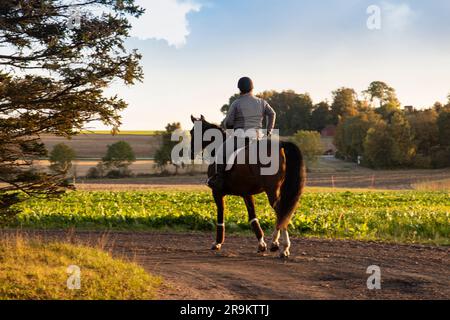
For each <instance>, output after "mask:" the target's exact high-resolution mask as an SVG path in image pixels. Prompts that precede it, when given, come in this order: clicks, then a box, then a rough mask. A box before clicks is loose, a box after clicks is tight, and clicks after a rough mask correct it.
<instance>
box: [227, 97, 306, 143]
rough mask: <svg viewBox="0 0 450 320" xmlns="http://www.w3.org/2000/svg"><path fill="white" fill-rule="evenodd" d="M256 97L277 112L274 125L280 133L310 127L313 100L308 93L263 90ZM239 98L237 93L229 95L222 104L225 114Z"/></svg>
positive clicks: (289, 132)
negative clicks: (225, 102) (227, 99)
mask: <svg viewBox="0 0 450 320" xmlns="http://www.w3.org/2000/svg"><path fill="white" fill-rule="evenodd" d="M257 97H259V98H262V99H264V100H266V101H267V102H268V103H269V104H270V105H271V106H272V108H273V109H274V110H275V112H276V113H277V123H276V126H277V128H278V129H279V130H280V134H281V135H284V136H290V135H293V134H294V133H296V132H297V131H298V130H309V129H310V128H311V113H312V111H313V102H312V100H311V97H310V96H309V95H308V94H306V93H305V94H298V93H296V92H294V91H292V90H287V91H283V92H277V91H264V92H262V93H259V94H258V95H257ZM237 98H239V95H238V94H237V95H234V96H232V97H230V99H229V104H226V105H224V106H223V107H222V108H221V111H222V112H223V113H224V114H226V113H227V112H228V109H229V107H230V105H231V104H232V103H233V102H234V101H235V100H236V99H237Z"/></svg>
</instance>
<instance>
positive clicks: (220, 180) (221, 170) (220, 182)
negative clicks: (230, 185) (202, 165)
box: [208, 164, 226, 191]
mask: <svg viewBox="0 0 450 320" xmlns="http://www.w3.org/2000/svg"><path fill="white" fill-rule="evenodd" d="M225 168H226V165H225V164H218V165H216V174H215V175H214V176H213V177H212V178H210V179H209V180H208V186H209V187H210V188H212V189H213V190H215V191H223V189H224V188H225Z"/></svg>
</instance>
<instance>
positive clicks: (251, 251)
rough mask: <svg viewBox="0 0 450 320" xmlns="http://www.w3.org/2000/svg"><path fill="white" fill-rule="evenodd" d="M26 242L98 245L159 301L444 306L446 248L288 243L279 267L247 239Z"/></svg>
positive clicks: (54, 234)
mask: <svg viewBox="0 0 450 320" xmlns="http://www.w3.org/2000/svg"><path fill="white" fill-rule="evenodd" d="M29 234H30V235H33V236H39V237H40V238H43V239H44V240H48V239H55V238H57V239H65V240H69V241H73V242H75V243H87V244H91V245H98V244H100V245H101V246H102V247H103V248H105V249H107V250H111V252H112V253H113V254H114V255H115V256H122V257H123V256H125V257H127V258H129V259H131V260H134V261H135V262H137V263H138V264H140V265H142V266H143V267H144V268H145V269H146V270H147V271H149V272H151V273H153V274H157V275H160V276H162V277H163V278H164V279H165V285H164V286H163V288H162V289H161V291H160V298H161V299H385V298H386V299H450V255H449V253H450V249H449V248H448V247H427V246H410V245H392V244H380V243H364V242H356V241H338V240H320V239H295V238H294V239H292V250H291V251H292V257H291V258H290V259H289V260H287V261H283V260H280V259H279V258H277V256H276V254H272V253H268V254H265V255H258V254H256V240H255V239H253V238H251V237H241V236H232V237H229V238H227V241H226V244H225V246H224V248H223V251H222V252H220V253H214V252H211V251H210V250H208V249H209V246H210V244H211V243H212V235H209V234H178V233H154V232H151V233H129V232H112V233H109V234H104V233H101V232H77V233H75V234H67V232H63V231H47V232H42V231H41V232H37V231H33V232H29ZM371 265H377V266H379V267H380V268H381V278H382V289H381V290H376V291H370V290H368V289H367V285H366V282H367V278H368V277H369V275H368V274H366V270H367V268H368V267H369V266H371Z"/></svg>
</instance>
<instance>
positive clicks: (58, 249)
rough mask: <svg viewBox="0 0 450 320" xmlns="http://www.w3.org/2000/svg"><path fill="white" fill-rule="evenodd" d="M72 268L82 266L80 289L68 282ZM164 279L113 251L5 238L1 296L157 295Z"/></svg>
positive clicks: (0, 243) (0, 241)
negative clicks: (69, 286)
mask: <svg viewBox="0 0 450 320" xmlns="http://www.w3.org/2000/svg"><path fill="white" fill-rule="evenodd" d="M69 266H78V267H79V268H80V271H81V273H80V280H81V281H80V284H81V286H80V288H79V290H71V289H70V288H68V286H67V280H68V277H69V276H70V274H68V273H67V268H68V267H69ZM160 283H161V279H159V278H157V277H153V276H151V275H149V274H147V273H146V272H145V271H144V270H143V269H142V268H141V267H139V266H137V265H136V264H134V263H128V262H125V261H122V260H118V259H113V258H112V257H111V256H110V255H109V254H108V253H106V252H104V251H101V250H98V249H94V248H88V247H82V246H74V245H71V244H67V243H57V242H52V243H43V242H40V241H37V240H25V239H24V238H22V237H20V236H10V237H2V238H0V300H5V299H14V300H30V299H31V300H41V299H45V300H48V299H50V300H72V299H76V300H91V299H101V300H103V299H108V300H111V299H112V300H116V299H130V300H136V299H139V300H140V299H154V298H156V290H157V288H158V286H159V285H160Z"/></svg>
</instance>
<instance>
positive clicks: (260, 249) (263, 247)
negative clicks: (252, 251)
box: [258, 245, 267, 253]
mask: <svg viewBox="0 0 450 320" xmlns="http://www.w3.org/2000/svg"><path fill="white" fill-rule="evenodd" d="M266 251H267V245H260V246H259V247H258V253H264V252H266Z"/></svg>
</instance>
